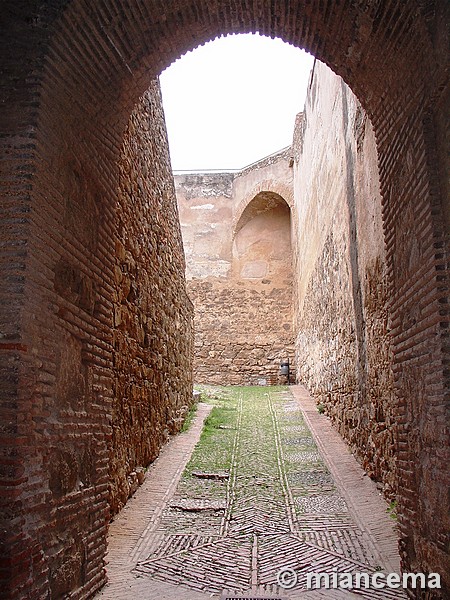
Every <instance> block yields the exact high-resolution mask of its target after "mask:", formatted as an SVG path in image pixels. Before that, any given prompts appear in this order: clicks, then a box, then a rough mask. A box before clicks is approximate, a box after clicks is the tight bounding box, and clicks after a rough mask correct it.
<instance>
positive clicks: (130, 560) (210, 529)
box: [98, 386, 405, 600]
mask: <svg viewBox="0 0 450 600" xmlns="http://www.w3.org/2000/svg"><path fill="white" fill-rule="evenodd" d="M226 390H228V392H225V394H228V400H226V402H225V404H224V405H223V406H225V409H226V411H227V412H226V413H224V414H226V415H227V422H226V423H225V424H223V425H221V426H220V427H218V428H217V429H215V430H214V437H213V438H212V441H213V444H212V445H210V446H202V444H197V443H198V441H199V438H200V433H201V430H202V426H203V422H204V419H205V418H206V417H207V415H208V413H209V411H210V410H211V406H209V405H206V404H200V405H199V409H198V412H197V416H196V418H195V420H194V422H193V424H192V426H191V428H190V430H189V431H188V432H187V433H183V434H180V435H178V436H177V437H175V438H174V439H173V440H171V442H170V443H169V444H168V445H167V446H166V447H165V448H164V449H163V451H162V452H161V455H160V457H159V458H158V460H157V461H155V463H154V464H153V465H152V466H151V468H150V469H149V471H148V473H147V476H146V480H145V482H144V484H143V485H142V486H141V488H140V489H139V490H138V491H137V492H136V494H135V496H134V497H133V498H132V499H131V500H130V502H129V503H128V504H127V506H126V507H125V508H124V509H123V511H122V512H121V513H120V515H119V516H118V517H117V518H116V520H115V521H114V523H112V525H111V527H110V535H109V554H108V566H107V570H108V577H109V583H108V584H107V585H106V586H105V588H104V589H103V590H102V591H101V592H100V593H99V594H98V598H99V599H105V600H106V599H113V598H114V599H115V600H117V599H119V600H120V599H126V598H146V599H149V600H152V599H153V598H155V599H156V598H158V599H161V600H164V599H167V600H175V599H180V600H181V599H187V600H197V599H199V600H200V599H205V598H220V597H221V594H222V593H223V592H224V591H225V590H226V591H229V592H230V593H234V594H239V593H241V594H242V593H248V594H249V593H252V594H253V596H254V597H260V598H262V597H272V598H275V597H278V598H279V597H282V598H289V599H293V600H295V599H297V598H304V597H306V598H309V599H311V600H315V599H316V598H317V599H319V598H333V599H336V600H339V599H340V598H358V597H359V598H367V599H369V598H374V599H377V598H379V599H383V598H386V599H388V598H392V599H394V598H403V597H405V596H404V595H403V593H402V592H399V591H398V590H388V589H385V590H364V589H363V590H359V591H358V593H354V592H352V591H350V590H335V589H334V590H326V589H321V590H307V589H306V573H307V572H311V571H312V572H329V573H331V574H332V573H333V572H340V573H343V572H345V573H357V572H367V573H373V572H375V570H378V569H379V568H382V570H383V572H385V573H389V572H399V558H398V554H397V542H396V536H395V530H394V522H393V520H392V519H391V518H390V517H389V516H388V515H387V512H386V508H387V505H386V503H385V501H384V500H383V499H382V497H381V496H380V494H379V493H378V491H377V489H376V486H375V485H374V484H373V482H372V481H370V479H369V478H368V477H366V476H365V475H364V473H363V471H362V469H361V467H360V466H359V465H358V463H357V462H356V460H355V459H354V457H353V456H352V455H351V453H350V452H349V451H348V449H347V447H346V445H345V443H344V442H343V441H342V440H341V438H340V437H339V435H338V434H337V433H336V431H335V430H334V429H333V428H332V427H331V425H330V422H329V420H328V419H327V418H326V417H325V416H324V415H319V413H318V411H317V408H316V406H315V404H314V402H313V400H312V399H311V398H310V396H309V395H308V393H307V392H306V390H304V388H302V387H300V386H292V387H290V388H236V389H234V388H233V389H232V388H226ZM199 465H200V466H201V467H202V468H201V469H199ZM282 568H285V569H293V570H294V571H295V573H296V575H297V579H298V581H297V584H296V585H295V587H293V588H292V589H282V588H280V587H279V586H278V584H277V574H278V572H279V570H280V569H282ZM288 573H289V572H288ZM245 597H248V596H245Z"/></svg>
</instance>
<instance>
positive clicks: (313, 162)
mask: <svg viewBox="0 0 450 600" xmlns="http://www.w3.org/2000/svg"><path fill="white" fill-rule="evenodd" d="M294 142H295V148H294V155H295V167H294V169H295V207H296V211H295V214H296V225H295V227H296V231H297V232H298V236H297V237H296V252H295V276H296V285H295V298H296V300H295V304H296V332H297V339H296V357H297V359H296V360H297V367H298V379H299V381H301V382H302V383H305V384H306V385H307V387H308V388H309V389H310V390H311V392H312V393H313V395H314V396H315V398H316V400H317V402H318V403H321V404H323V405H324V407H325V411H326V413H327V414H328V415H330V417H331V418H332V420H333V422H334V423H335V425H336V426H337V428H338V429H339V431H340V433H341V434H342V435H343V437H344V438H345V439H346V440H347V441H348V442H349V444H350V447H351V449H352V451H353V452H354V453H355V454H356V455H357V456H358V458H359V460H360V461H361V462H362V463H363V465H364V467H365V469H366V471H367V472H368V474H369V475H370V476H372V477H373V478H375V479H376V480H377V481H379V482H382V484H383V485H384V487H385V491H386V492H387V493H388V494H394V492H395V488H396V483H395V482H396V474H395V461H396V428H395V416H394V407H395V396H394V389H393V372H392V360H393V355H392V348H391V343H390V319H389V309H388V285H387V270H386V258H385V246H384V239H383V226H382V217H381V195H380V187H379V175H378V162H377V151H376V143H375V137H374V134H373V130H372V127H371V124H370V121H369V119H368V118H367V115H366V114H365V112H364V111H363V110H362V108H361V106H360V104H359V103H358V101H357V99H356V98H355V96H354V95H353V94H352V93H351V91H350V90H349V88H348V87H347V86H346V85H345V84H344V83H343V82H342V80H341V79H340V78H339V77H337V76H336V75H334V74H333V73H332V72H331V71H330V70H329V69H328V68H327V67H326V66H325V65H323V64H321V63H318V62H316V64H315V69H314V72H313V75H312V77H311V81H310V89H309V94H308V98H307V101H306V106H305V111H304V113H303V115H301V117H300V118H299V119H298V122H297V126H296V133H295V136H294Z"/></svg>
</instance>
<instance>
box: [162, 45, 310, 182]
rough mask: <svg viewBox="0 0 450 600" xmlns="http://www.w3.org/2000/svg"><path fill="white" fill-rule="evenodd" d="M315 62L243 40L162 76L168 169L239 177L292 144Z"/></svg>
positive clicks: (198, 54) (194, 56) (190, 57)
mask: <svg viewBox="0 0 450 600" xmlns="http://www.w3.org/2000/svg"><path fill="white" fill-rule="evenodd" d="M313 60H314V59H313V57H312V56H311V55H309V54H307V53H306V52H304V51H303V50H300V49H298V48H295V47H294V46H290V45H288V44H285V43H284V42H282V41H281V40H279V39H276V40H272V39H270V38H266V37H262V36H259V35H251V34H248V35H235V36H228V37H224V38H220V39H217V40H214V41H213V42H209V43H208V44H206V45H205V46H201V47H200V48H197V49H196V50H193V51H192V52H189V53H188V54H186V55H185V56H183V57H181V58H180V59H179V60H177V61H176V62H175V63H173V64H172V65H171V66H170V67H169V68H168V69H166V70H165V71H164V72H163V73H162V75H161V87H162V93H163V101H164V111H165V115H166V122H167V130H168V135H169V145H170V155H171V159H172V167H173V169H174V170H191V169H192V170H202V169H239V168H241V167H244V166H246V165H248V164H250V163H252V162H255V161H256V160H259V159H260V158H263V157H264V156H267V155H268V154H272V153H273V152H276V151H277V150H281V148H284V147H285V146H288V145H289V144H291V142H292V134H293V129H294V121H295V115H296V114H297V113H298V112H300V111H301V110H303V106H304V101H305V95H306V89H307V85H308V79H309V73H310V70H311V68H312V64H313Z"/></svg>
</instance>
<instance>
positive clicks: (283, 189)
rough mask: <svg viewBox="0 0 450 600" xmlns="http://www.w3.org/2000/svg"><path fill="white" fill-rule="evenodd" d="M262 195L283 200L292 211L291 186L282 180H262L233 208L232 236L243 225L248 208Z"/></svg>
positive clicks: (292, 194)
mask: <svg viewBox="0 0 450 600" xmlns="http://www.w3.org/2000/svg"><path fill="white" fill-rule="evenodd" d="M262 195H267V196H268V197H269V196H273V197H274V198H277V199H279V200H280V201H283V202H285V203H286V204H287V205H288V207H289V209H290V210H291V211H292V210H293V208H294V193H293V190H292V186H288V185H286V184H284V183H282V182H274V181H273V180H264V181H261V182H260V183H258V184H257V185H255V186H254V188H253V189H252V190H251V191H250V192H249V193H248V194H247V195H246V196H245V198H243V199H242V200H241V201H240V202H239V204H238V206H237V207H236V209H235V212H234V216H233V222H232V232H233V233H232V236H233V238H234V236H235V235H236V234H237V233H238V231H239V230H240V229H241V228H242V227H243V226H244V224H245V223H244V222H243V217H244V215H245V213H247V212H248V209H249V208H250V206H251V205H252V204H254V203H255V201H256V200H257V199H258V198H261V196H262Z"/></svg>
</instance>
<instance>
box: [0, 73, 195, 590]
mask: <svg viewBox="0 0 450 600" xmlns="http://www.w3.org/2000/svg"><path fill="white" fill-rule="evenodd" d="M52 73H53V71H52ZM51 89H52V92H53V93H52V94H48V95H47V96H45V97H44V98H43V99H42V103H43V105H45V109H44V108H43V109H42V112H41V121H40V125H41V127H42V128H43V129H44V130H45V131H46V136H45V137H42V136H40V137H39V139H38V140H37V141H33V142H31V140H34V134H33V132H31V133H30V136H31V137H30V138H29V139H28V141H27V142H25V141H24V143H27V144H29V145H33V144H36V147H37V150H35V152H36V153H37V155H38V159H36V160H35V162H34V163H33V171H34V185H33V191H32V193H31V192H30V190H29V187H28V183H26V180H27V177H26V176H25V178H24V180H25V193H24V194H23V195H22V196H21V199H20V202H19V212H20V213H21V214H22V217H21V226H22V230H21V233H20V236H19V238H15V241H14V243H15V242H16V241H17V239H19V240H21V241H20V244H19V248H21V249H22V253H21V256H22V261H23V266H20V265H19V264H18V263H15V262H11V261H10V268H12V267H13V268H14V269H16V272H14V271H13V270H11V271H10V277H12V278H13V279H15V280H16V282H15V285H20V287H21V289H22V298H23V302H22V308H21V318H20V321H19V323H20V327H17V324H16V326H15V328H14V329H13V328H12V327H11V325H9V324H8V320H5V319H4V318H2V319H1V320H0V323H1V331H0V334H1V337H2V339H3V340H4V339H5V336H7V337H6V339H8V338H9V344H12V346H11V348H12V350H13V353H14V354H15V355H16V356H15V358H14V359H13V360H12V362H11V366H12V367H13V368H14V371H15V373H16V375H15V380H16V384H15V386H16V387H15V389H14V394H15V395H14V396H10V400H9V402H10V404H9V407H10V412H11V408H12V407H13V406H14V407H15V409H16V410H15V416H14V418H13V417H12V414H9V416H7V417H6V418H5V416H4V415H3V416H2V418H1V419H0V423H1V424H0V429H1V430H2V431H3V435H7V436H9V438H10V439H9V443H10V444H11V445H12V447H11V448H10V450H9V452H10V454H9V458H8V461H9V464H10V467H8V469H9V470H8V473H9V475H8V479H7V481H5V482H4V483H5V485H4V486H3V487H2V490H3V491H4V492H5V493H6V494H7V495H8V496H7V497H9V502H8V504H6V507H7V508H6V509H5V510H4V507H5V503H4V499H5V498H4V497H3V498H2V501H3V505H2V507H1V508H2V510H1V514H0V518H1V517H3V516H6V519H5V520H4V521H2V522H1V523H0V531H1V534H0V553H1V556H2V560H1V564H0V576H1V574H2V571H1V569H3V568H5V569H8V572H9V576H8V579H7V586H6V588H4V590H3V591H4V593H5V596H6V597H8V598H11V599H13V598H31V597H32V598H62V597H66V595H69V594H70V595H71V597H74V598H81V597H85V598H87V597H91V596H92V595H93V593H94V592H95V590H96V589H98V588H99V587H101V585H103V583H104V582H105V577H106V574H105V554H106V551H107V547H106V535H107V528H108V522H109V519H110V517H111V512H115V511H116V510H118V508H119V507H120V506H121V505H122V504H123V503H124V502H125V501H126V499H127V498H128V496H129V494H130V492H131V491H132V490H133V488H134V487H135V485H136V478H137V475H136V476H135V475H132V473H133V472H134V470H135V468H136V467H139V466H141V467H144V466H146V465H147V464H148V463H149V462H150V461H151V460H152V459H153V458H154V457H155V456H156V454H157V451H158V448H159V446H160V445H161V444H162V443H163V442H164V440H165V439H166V437H167V433H168V432H169V431H174V430H175V429H176V427H177V424H178V421H177V419H178V417H179V416H180V412H181V410H183V406H184V405H187V404H188V403H189V402H190V399H191V397H192V394H191V383H192V381H191V370H190V366H191V354H192V353H191V348H192V338H191V331H192V323H191V317H192V306H191V303H190V301H189V300H188V298H187V296H186V294H185V290H184V284H185V281H184V259H183V252H182V245H181V234H180V230H179V225H178V223H177V207H176V200H175V194H174V187H173V179H172V177H171V172H170V162H169V157H168V148H167V138H166V133H165V125H164V121H163V112H162V106H161V98H160V94H159V89H158V84H157V83H156V82H153V83H152V85H151V89H150V92H149V93H148V94H147V95H146V96H145V98H144V100H143V101H142V102H140V104H139V105H138V108H137V112H134V113H133V116H132V118H131V120H130V121H129V124H128V128H127V132H126V134H125V136H122V137H120V138H118V139H116V140H114V141H111V140H109V143H110V144H113V143H114V142H116V143H117V144H118V145H119V146H120V152H119V153H118V155H117V160H114V161H113V164H109V169H106V171H107V174H105V161H106V158H105V156H108V158H109V159H111V155H110V154H108V153H106V152H105V148H104V146H102V144H101V143H100V142H99V137H98V136H96V135H92V136H91V137H89V136H88V135H87V134H86V123H89V122H90V118H91V117H90V116H89V115H88V114H86V113H85V112H84V111H83V110H82V109H81V108H80V107H79V106H78V107H71V108H70V109H69V108H68V107H67V105H66V104H65V102H67V101H70V98H69V95H67V94H66V90H65V87H63V89H59V90H58V89H56V88H55V87H54V86H53V87H52V88H51ZM96 122H97V121H96ZM100 129H101V128H100ZM101 132H102V133H103V130H102V129H101ZM61 138H62V139H64V141H65V145H64V148H58V143H57V140H59V139H61ZM88 138H89V139H88ZM144 144H145V146H144ZM21 152H22V154H21V156H24V154H23V152H24V150H23V149H22V151H21ZM30 152H31V151H30ZM100 156H101V157H102V158H99V157H100ZM11 189H12V190H13V189H14V184H13V185H12V187H11ZM25 248H26V251H25V252H24V251H23V250H24V249H25ZM19 380H20V384H19V383H18V382H19ZM9 381H10V383H11V384H12V383H13V381H14V379H12V378H11V375H9ZM11 393H13V390H12V388H11ZM3 439H4V438H3ZM4 442H5V444H6V440H5V439H4ZM12 461H14V463H15V466H14V468H13V462H12ZM13 555H17V556H19V555H20V557H21V561H13V560H10V558H8V557H11V556H13ZM5 557H6V558H5ZM0 594H1V592H0Z"/></svg>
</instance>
